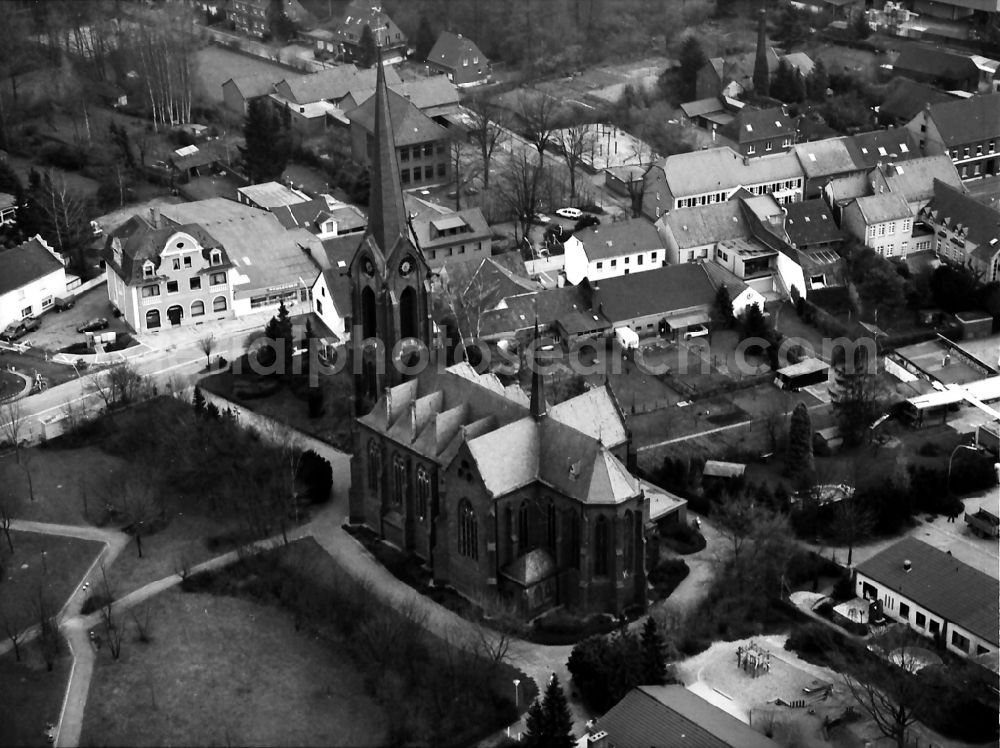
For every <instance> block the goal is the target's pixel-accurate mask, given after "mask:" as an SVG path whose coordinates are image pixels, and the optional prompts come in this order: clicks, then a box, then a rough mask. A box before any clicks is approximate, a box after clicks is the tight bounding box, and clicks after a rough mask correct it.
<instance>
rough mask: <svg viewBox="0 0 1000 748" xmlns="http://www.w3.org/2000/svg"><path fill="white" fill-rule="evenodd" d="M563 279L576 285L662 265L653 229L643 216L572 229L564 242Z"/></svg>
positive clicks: (661, 251) (663, 253)
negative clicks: (572, 232) (564, 270)
mask: <svg viewBox="0 0 1000 748" xmlns="http://www.w3.org/2000/svg"><path fill="white" fill-rule="evenodd" d="M564 246H565V249H566V265H565V268H566V280H567V281H569V282H570V283H573V284H577V283H580V282H581V281H583V279H584V278H587V279H588V280H591V281H597V280H602V279H604V278H614V277H617V276H619V275H628V274H629V273H641V272H642V271H644V270H650V269H652V268H658V267H661V266H662V265H665V264H666V261H667V258H666V250H665V249H664V246H663V241H662V240H661V239H660V235H659V234H658V233H657V231H656V228H655V227H654V226H653V224H651V223H650V222H649V221H647V220H646V219H645V218H630V219H627V220H624V221H615V222H613V223H609V224H604V225H600V226H589V227H587V228H585V229H582V230H581V231H578V232H576V234H574V235H573V236H571V237H570V238H569V239H568V240H566V242H565V244H564Z"/></svg>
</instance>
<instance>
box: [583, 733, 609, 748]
mask: <svg viewBox="0 0 1000 748" xmlns="http://www.w3.org/2000/svg"><path fill="white" fill-rule="evenodd" d="M608 745H609V743H608V734H607V733H606V732H605V731H604V730H598V731H597V732H592V733H590V734H589V735H587V748H608Z"/></svg>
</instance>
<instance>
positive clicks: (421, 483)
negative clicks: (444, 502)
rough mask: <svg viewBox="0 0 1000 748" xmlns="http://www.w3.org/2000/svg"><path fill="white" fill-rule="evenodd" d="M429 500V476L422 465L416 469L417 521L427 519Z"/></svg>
mask: <svg viewBox="0 0 1000 748" xmlns="http://www.w3.org/2000/svg"><path fill="white" fill-rule="evenodd" d="M430 498H431V476H430V473H428V472H427V468H425V467H424V466H423V465H421V466H420V467H418V468H417V519H419V520H424V519H426V518H427V507H428V505H429V504H430Z"/></svg>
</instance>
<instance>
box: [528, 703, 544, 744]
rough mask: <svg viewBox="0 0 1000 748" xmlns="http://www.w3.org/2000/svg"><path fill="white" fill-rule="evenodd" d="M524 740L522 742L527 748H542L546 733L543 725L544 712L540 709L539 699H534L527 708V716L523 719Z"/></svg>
mask: <svg viewBox="0 0 1000 748" xmlns="http://www.w3.org/2000/svg"><path fill="white" fill-rule="evenodd" d="M524 726H525V727H524V735H523V736H522V737H523V738H524V740H523V741H522V742H523V743H524V744H525V745H526V746H528V748H544V747H545V746H547V745H548V743H547V742H546V740H547V738H548V733H547V731H546V727H547V725H546V724H545V710H544V709H543V708H542V702H541V699H535V700H534V701H532V702H531V706H529V707H528V714H527V716H526V717H525V718H524Z"/></svg>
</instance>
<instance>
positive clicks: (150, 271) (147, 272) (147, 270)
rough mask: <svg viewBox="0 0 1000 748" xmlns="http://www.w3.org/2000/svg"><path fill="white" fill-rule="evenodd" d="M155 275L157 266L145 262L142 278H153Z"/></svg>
mask: <svg viewBox="0 0 1000 748" xmlns="http://www.w3.org/2000/svg"><path fill="white" fill-rule="evenodd" d="M154 275H156V266H155V265H153V263H151V262H148V261H147V262H145V263H143V265H142V277H143V278H152V277H153V276H154Z"/></svg>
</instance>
